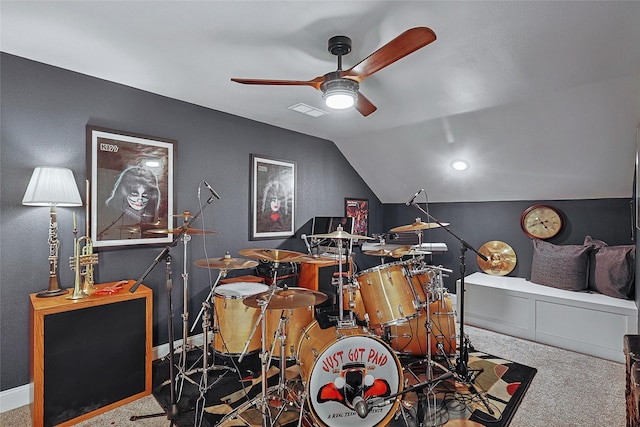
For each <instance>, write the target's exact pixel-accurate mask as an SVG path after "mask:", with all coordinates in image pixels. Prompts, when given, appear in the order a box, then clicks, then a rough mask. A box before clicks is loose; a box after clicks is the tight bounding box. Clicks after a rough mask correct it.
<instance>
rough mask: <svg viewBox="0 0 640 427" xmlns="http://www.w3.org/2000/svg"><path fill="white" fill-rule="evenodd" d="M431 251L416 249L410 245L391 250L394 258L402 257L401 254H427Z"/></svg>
mask: <svg viewBox="0 0 640 427" xmlns="http://www.w3.org/2000/svg"><path fill="white" fill-rule="evenodd" d="M430 253H431V252H429V251H423V250H420V249H416V248H414V247H412V246H400V247H399V248H398V249H394V250H393V251H391V256H392V257H394V258H402V257H403V256H415V255H429V254H430Z"/></svg>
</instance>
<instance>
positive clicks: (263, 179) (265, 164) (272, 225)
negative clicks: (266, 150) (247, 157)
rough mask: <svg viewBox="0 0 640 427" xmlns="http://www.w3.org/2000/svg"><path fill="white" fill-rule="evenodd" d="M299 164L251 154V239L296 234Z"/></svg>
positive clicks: (278, 237)
mask: <svg viewBox="0 0 640 427" xmlns="http://www.w3.org/2000/svg"><path fill="white" fill-rule="evenodd" d="M295 199H296V164H295V162H290V161H286V160H279V159H273V158H269V157H265V156H259V155H256V154H252V155H251V202H250V203H251V226H250V232H249V239H250V240H262V239H280V238H283V237H289V236H293V235H294V234H295V207H296V200H295Z"/></svg>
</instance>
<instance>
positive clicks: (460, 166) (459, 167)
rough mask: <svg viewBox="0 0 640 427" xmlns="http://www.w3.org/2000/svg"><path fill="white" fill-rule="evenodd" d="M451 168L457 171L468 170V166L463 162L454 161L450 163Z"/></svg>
mask: <svg viewBox="0 0 640 427" xmlns="http://www.w3.org/2000/svg"><path fill="white" fill-rule="evenodd" d="M451 167H452V168H453V169H455V170H457V171H463V170H467V169H468V168H469V164H468V163H467V162H465V161H464V160H454V161H453V162H451Z"/></svg>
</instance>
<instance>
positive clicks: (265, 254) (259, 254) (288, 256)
mask: <svg viewBox="0 0 640 427" xmlns="http://www.w3.org/2000/svg"><path fill="white" fill-rule="evenodd" d="M238 253H239V254H240V255H244V256H246V257H249V258H254V259H260V260H263V261H271V262H297V261H298V260H299V259H301V258H304V257H306V255H305V254H303V253H300V252H294V251H285V250H283V249H240V250H239V251H238Z"/></svg>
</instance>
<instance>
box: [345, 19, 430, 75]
mask: <svg viewBox="0 0 640 427" xmlns="http://www.w3.org/2000/svg"><path fill="white" fill-rule="evenodd" d="M435 39H436V34H435V33H434V32H433V31H432V30H431V29H430V28H427V27H416V28H411V29H409V30H407V31H405V32H404V33H402V34H400V35H399V36H398V37H396V38H395V39H393V40H391V41H390V42H389V43H387V44H386V45H384V46H382V47H381V48H380V49H378V50H376V51H375V52H373V53H372V54H371V55H369V56H368V57H366V58H365V59H363V60H362V61H360V62H359V63H358V64H356V65H354V66H353V67H351V68H350V69H348V70H346V71H344V72H343V73H342V77H346V78H348V79H351V80H355V81H357V82H358V83H360V82H361V81H362V80H364V79H366V78H367V77H369V76H370V75H372V74H373V73H375V72H377V71H380V70H382V69H383V68H384V67H386V66H387V65H391V64H393V63H394V62H396V61H398V60H399V59H402V58H404V57H405V56H407V55H409V54H410V53H412V52H415V51H416V50H418V49H420V48H421V47H424V46H426V45H428V44H429V43H431V42H433V41H434V40H435Z"/></svg>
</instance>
